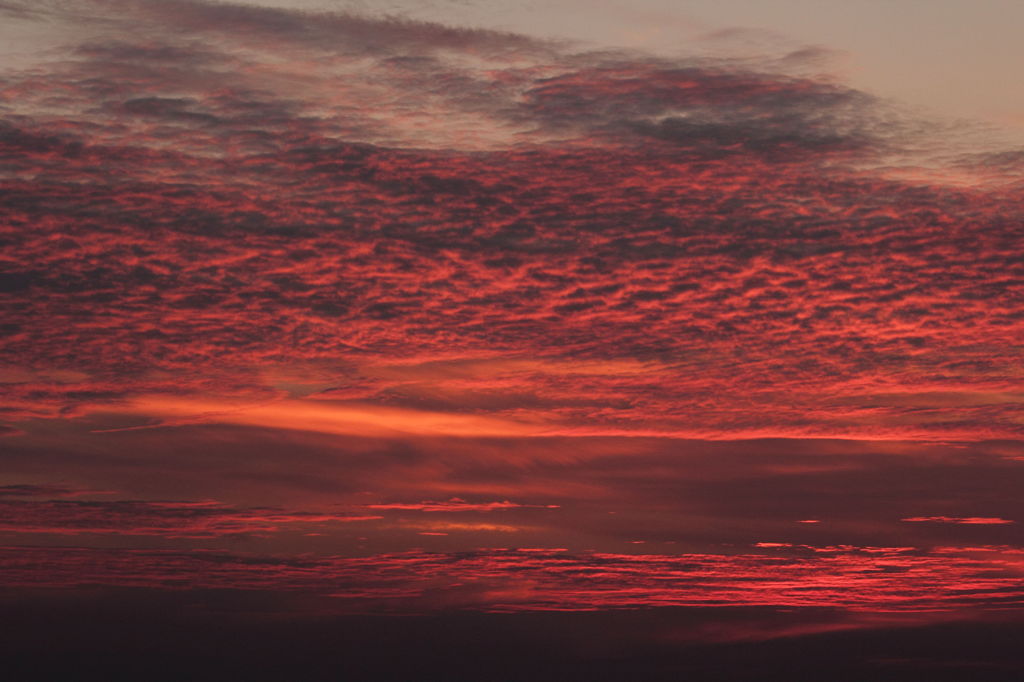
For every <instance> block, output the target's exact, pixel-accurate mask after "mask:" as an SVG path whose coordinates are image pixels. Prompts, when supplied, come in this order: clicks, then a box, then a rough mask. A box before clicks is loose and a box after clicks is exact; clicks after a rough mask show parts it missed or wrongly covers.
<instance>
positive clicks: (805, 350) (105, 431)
mask: <svg viewBox="0 0 1024 682" xmlns="http://www.w3.org/2000/svg"><path fill="white" fill-rule="evenodd" d="M0 17H2V19H3V21H4V22H5V23H7V24H9V25H11V26H16V27H17V26H21V27H24V28H25V30H41V31H45V32H46V33H47V35H49V36H50V37H51V38H53V44H52V45H47V46H45V49H44V48H40V50H39V52H38V54H35V55H34V56H33V58H32V59H27V60H22V61H21V62H19V63H17V64H15V63H14V62H12V65H11V66H10V67H8V68H5V69H3V70H2V72H0V115H2V118H0V203H2V206H3V209H2V221H0V242H2V244H3V251H2V255H0V306H2V310H3V314H2V319H0V332H2V337H0V349H2V350H0V353H2V356H0V357H2V365H0V382H2V383H0V387H2V395H3V398H2V404H0V435H2V436H3V437H2V438H0V446H2V448H3V453H4V454H3V455H2V460H0V461H2V468H0V484H2V485H0V533H2V534H3V538H2V544H3V545H4V547H3V548H2V550H0V575H2V576H3V581H4V583H5V584H6V585H8V586H10V588H11V589H13V590H15V591H16V592H18V591H21V590H29V591H35V590H43V591H44V592H47V593H49V592H48V591H53V590H56V591H58V592H62V593H63V592H68V593H72V592H75V591H76V590H82V589H86V588H88V589H90V590H92V589H120V588H128V587H130V588H133V589H139V590H146V591H154V593H161V594H162V593H163V592H164V591H177V592H185V593H188V594H192V595H205V594H209V593H210V591H211V590H212V591H232V590H236V591H238V593H239V594H243V593H244V594H247V595H250V597H251V598H252V599H256V597H255V596H252V595H254V594H262V595H264V596H266V595H277V596H278V597H280V598H281V599H284V598H285V596H288V598H289V599H296V600H297V599H299V596H302V595H304V597H303V598H309V599H311V600H312V601H310V602H308V603H307V602H302V604H299V602H298V601H296V602H294V603H292V602H290V601H289V602H287V603H288V604H290V606H287V607H281V608H282V609H284V610H285V611H287V610H288V609H294V610H295V612H296V613H298V612H302V613H308V612H309V611H310V610H312V611H315V612H316V613H317V614H321V615H323V614H335V615H338V614H348V615H350V614H374V613H380V614H383V613H392V614H399V613H400V614H406V615H409V614H419V615H423V614H430V613H436V612H441V611H444V612H447V611H448V610H451V609H456V610H460V611H462V610H469V611H473V612H486V613H499V612H500V613H506V614H507V613H512V612H515V613H521V612H540V611H559V612H563V611H564V612H577V611H578V612H594V611H606V610H608V611H613V610H634V609H655V608H666V607H672V608H674V609H675V608H682V609H700V610H701V611H700V612H701V613H709V614H710V613H712V612H715V607H716V606H718V607H721V608H722V609H725V608H726V607H727V606H728V607H729V608H747V607H749V608H750V609H769V610H771V609H775V610H776V612H778V613H782V612H786V613H789V612H792V611H793V610H795V612H799V613H801V614H805V615H802V616H801V619H800V621H799V623H797V624H794V623H788V624H782V625H780V624H778V623H776V621H774V620H773V621H770V623H768V621H764V620H763V618H764V615H763V613H762V612H760V611H758V612H757V613H758V614H760V615H757V617H754V616H753V615H751V617H750V618H749V619H748V620H743V619H740V620H741V621H742V623H739V624H737V623H736V622H732V621H730V622H731V623H732V624H731V625H729V626H728V627H726V626H724V625H722V624H721V623H719V624H718V625H714V626H712V625H711V624H709V623H711V621H708V623H704V624H703V625H701V624H700V623H697V624H694V623H692V622H690V621H689V620H687V623H690V624H689V625H687V626H686V627H683V626H682V625H675V626H673V628H674V629H673V632H675V633H676V634H673V635H672V636H671V637H669V639H671V640H672V641H687V642H692V641H705V642H706V641H716V642H717V641H724V640H728V641H733V640H735V639H737V638H739V639H743V640H765V639H772V638H774V637H779V636H783V635H792V634H794V633H797V634H799V633H804V634H806V633H816V632H824V631H830V630H833V629H840V630H843V629H863V628H869V627H875V626H877V625H878V624H879V623H880V622H882V620H884V619H885V618H889V617H890V616H891V617H893V618H895V617H896V616H895V615H893V614H898V617H899V619H900V621H899V622H900V623H901V627H906V626H907V625H908V624H917V625H922V626H923V625H927V624H933V623H935V622H938V621H940V620H941V621H943V622H945V621H947V620H958V619H966V620H967V621H970V622H976V621H986V622H988V621H992V620H993V619H995V618H996V617H997V616H998V618H1000V619H1002V618H1006V614H1015V613H1016V612H1017V609H1018V608H1019V606H1020V604H1021V599H1022V596H1024V583H1022V580H1021V578H1022V575H1024V570H1022V567H1024V560H1022V558H1021V552H1022V551H1024V550H1022V545H1021V543H1020V535H1019V533H1020V530H1019V523H1020V521H1021V519H1024V502H1022V501H1021V499H1022V498H1021V496H1020V494H1019V493H1020V491H1021V490H1022V485H1024V445H1022V441H1021V437H1022V434H1024V421H1022V420H1024V409H1022V407H1024V383H1022V380H1021V367H1022V361H1024V352H1022V351H1024V347H1022V345H1021V343H1020V338H1021V333H1022V331H1024V329H1022V326H1024V325H1022V320H1021V305H1022V302H1024V301H1022V294H1024V259H1022V258H1021V254H1022V253H1024V221H1022V218H1024V211H1022V209H1024V201H1022V196H1024V195H1022V193H1021V190H1022V189H1024V185H1022V183H1024V180H1022V178H1024V176H1022V172H1024V165H1022V158H1024V153H1022V152H1020V151H1016V150H997V151H992V150H991V149H984V150H981V149H975V150H970V149H968V150H967V151H965V149H966V146H965V145H966V142H965V139H958V138H956V133H955V131H954V132H950V131H949V130H942V129H940V128H939V127H938V126H937V125H933V124H930V123H929V122H927V121H919V120H916V119H914V118H913V117H912V116H909V115H907V114H905V113H902V112H901V111H900V109H899V108H898V106H896V105H894V104H892V103H889V102H884V101H880V100H878V99H876V98H874V97H872V96H870V95H869V94H866V93H864V92H860V91H857V90H853V89H851V88H849V87H846V86H844V85H843V84H842V83H839V82H836V81H835V80H833V79H829V78H826V77H824V76H820V75H810V74H812V73H814V71H815V70H816V69H817V68H818V61H817V58H818V55H819V52H818V51H815V50H803V51H798V52H795V53H792V54H789V55H784V54H783V55H776V56H766V57H765V58H764V59H763V60H752V59H750V58H744V59H738V58H729V57H724V56H723V57H721V58H711V57H708V56H703V57H701V58H692V59H685V58H679V59H677V60H669V59H667V58H665V57H655V56H652V55H647V54H643V53H640V52H635V51H623V50H595V49H586V48H583V47H580V46H576V45H572V44H568V43H557V42H552V41H542V40H537V39H533V38H530V37H528V36H522V35H514V34H507V33H498V32H491V31H484V30H468V29H461V28H455V27H450V26H443V25H437V24H425V23H417V22H413V21H408V20H404V19H402V18H400V17H379V16H370V15H362V14H359V15H356V14H343V13H333V14H312V13H301V12H297V11H292V10H286V9H273V8H262V7H254V6H246V5H241V4H227V3H212V2H199V1H190V0H161V1H160V2H156V1H152V2H151V1H148V0H66V1H57V0H43V1H38V2H32V3H27V2H26V3H22V2H19V1H17V0H14V1H8V2H4V3H0ZM801 55H805V56H806V59H805V58H804V57H802V56H801ZM805 61H806V63H805ZM297 595H298V596H297ZM197 599H201V598H200V597H197ZM282 603H284V602H282ZM309 604H315V608H314V607H310V606H309ZM209 608H213V607H209ZM716 613H717V612H716ZM751 613H754V612H753V611H751ZM823 614H825V615H823ZM714 617H716V618H717V617H718V616H714ZM686 618H691V616H690V615H687V616H686ZM708 618H712V616H711V615H709V616H708ZM879 619H882V620H879ZM885 622H889V621H885ZM743 623H745V624H743ZM679 628H682V630H680V629H679ZM723 628H724V629H723ZM684 631H685V632H684Z"/></svg>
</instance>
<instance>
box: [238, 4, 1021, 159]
mask: <svg viewBox="0 0 1024 682" xmlns="http://www.w3.org/2000/svg"><path fill="white" fill-rule="evenodd" d="M255 3H256V4H263V5H270V6H280V7H285V6H288V7H303V8H310V9H354V10H361V11H369V12H384V13H391V14H399V15H404V16H408V17H410V18H416V19H425V20H432V21H438V22H442V23H446V24H456V25H466V26H477V27H486V28H496V29H503V30H508V31H514V32H520V33H526V34H529V35H535V36H552V37H561V38H568V39H573V40H579V41H583V42H586V43H589V44H591V45H594V46H619V47H633V48H642V49H645V50H651V51H656V52H659V53H667V54H674V55H678V54H680V53H682V54H693V53H697V54H700V53H713V54H718V55H721V54H723V53H726V54H737V55H743V56H748V55H749V56H753V55H758V54H770V55H773V56H775V55H778V54H780V53H783V52H786V51H791V50H795V49H800V48H805V47H819V48H824V49H825V50H827V51H831V52H833V54H831V55H830V56H829V57H828V58H825V59H823V60H822V63H821V67H820V68H821V69H822V71H823V72H826V73H829V74H833V75H835V76H836V77H837V78H839V79H840V80H842V81H843V82H845V83H848V84H850V85H852V86H854V87H857V88H860V89H863V90H866V91H868V92H871V93H873V94H877V95H880V96H883V97H886V98H891V99H893V100H896V101H899V102H902V103H904V104H907V105H910V106H912V107H918V108H920V109H922V110H923V112H924V113H929V114H932V115H937V116H941V117H949V118H968V119H974V120H977V121H978V122H981V123H987V124H990V125H993V126H997V127H1000V128H1005V129H1006V132H1007V133H1008V136H1009V137H1010V138H1011V140H1012V141H1013V142H1015V143H1024V88H1022V87H1019V85H1018V68H1019V66H1020V65H1021V64H1024V41H1022V40H1020V28H1021V27H1022V26H1024V2H1021V1H1020V0H971V1H968V0H856V2H850V1H849V0H631V1H630V2H625V1H615V0H557V1H555V2H546V1H542V0H382V1H377V0H255ZM1008 141H1009V140H1008Z"/></svg>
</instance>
